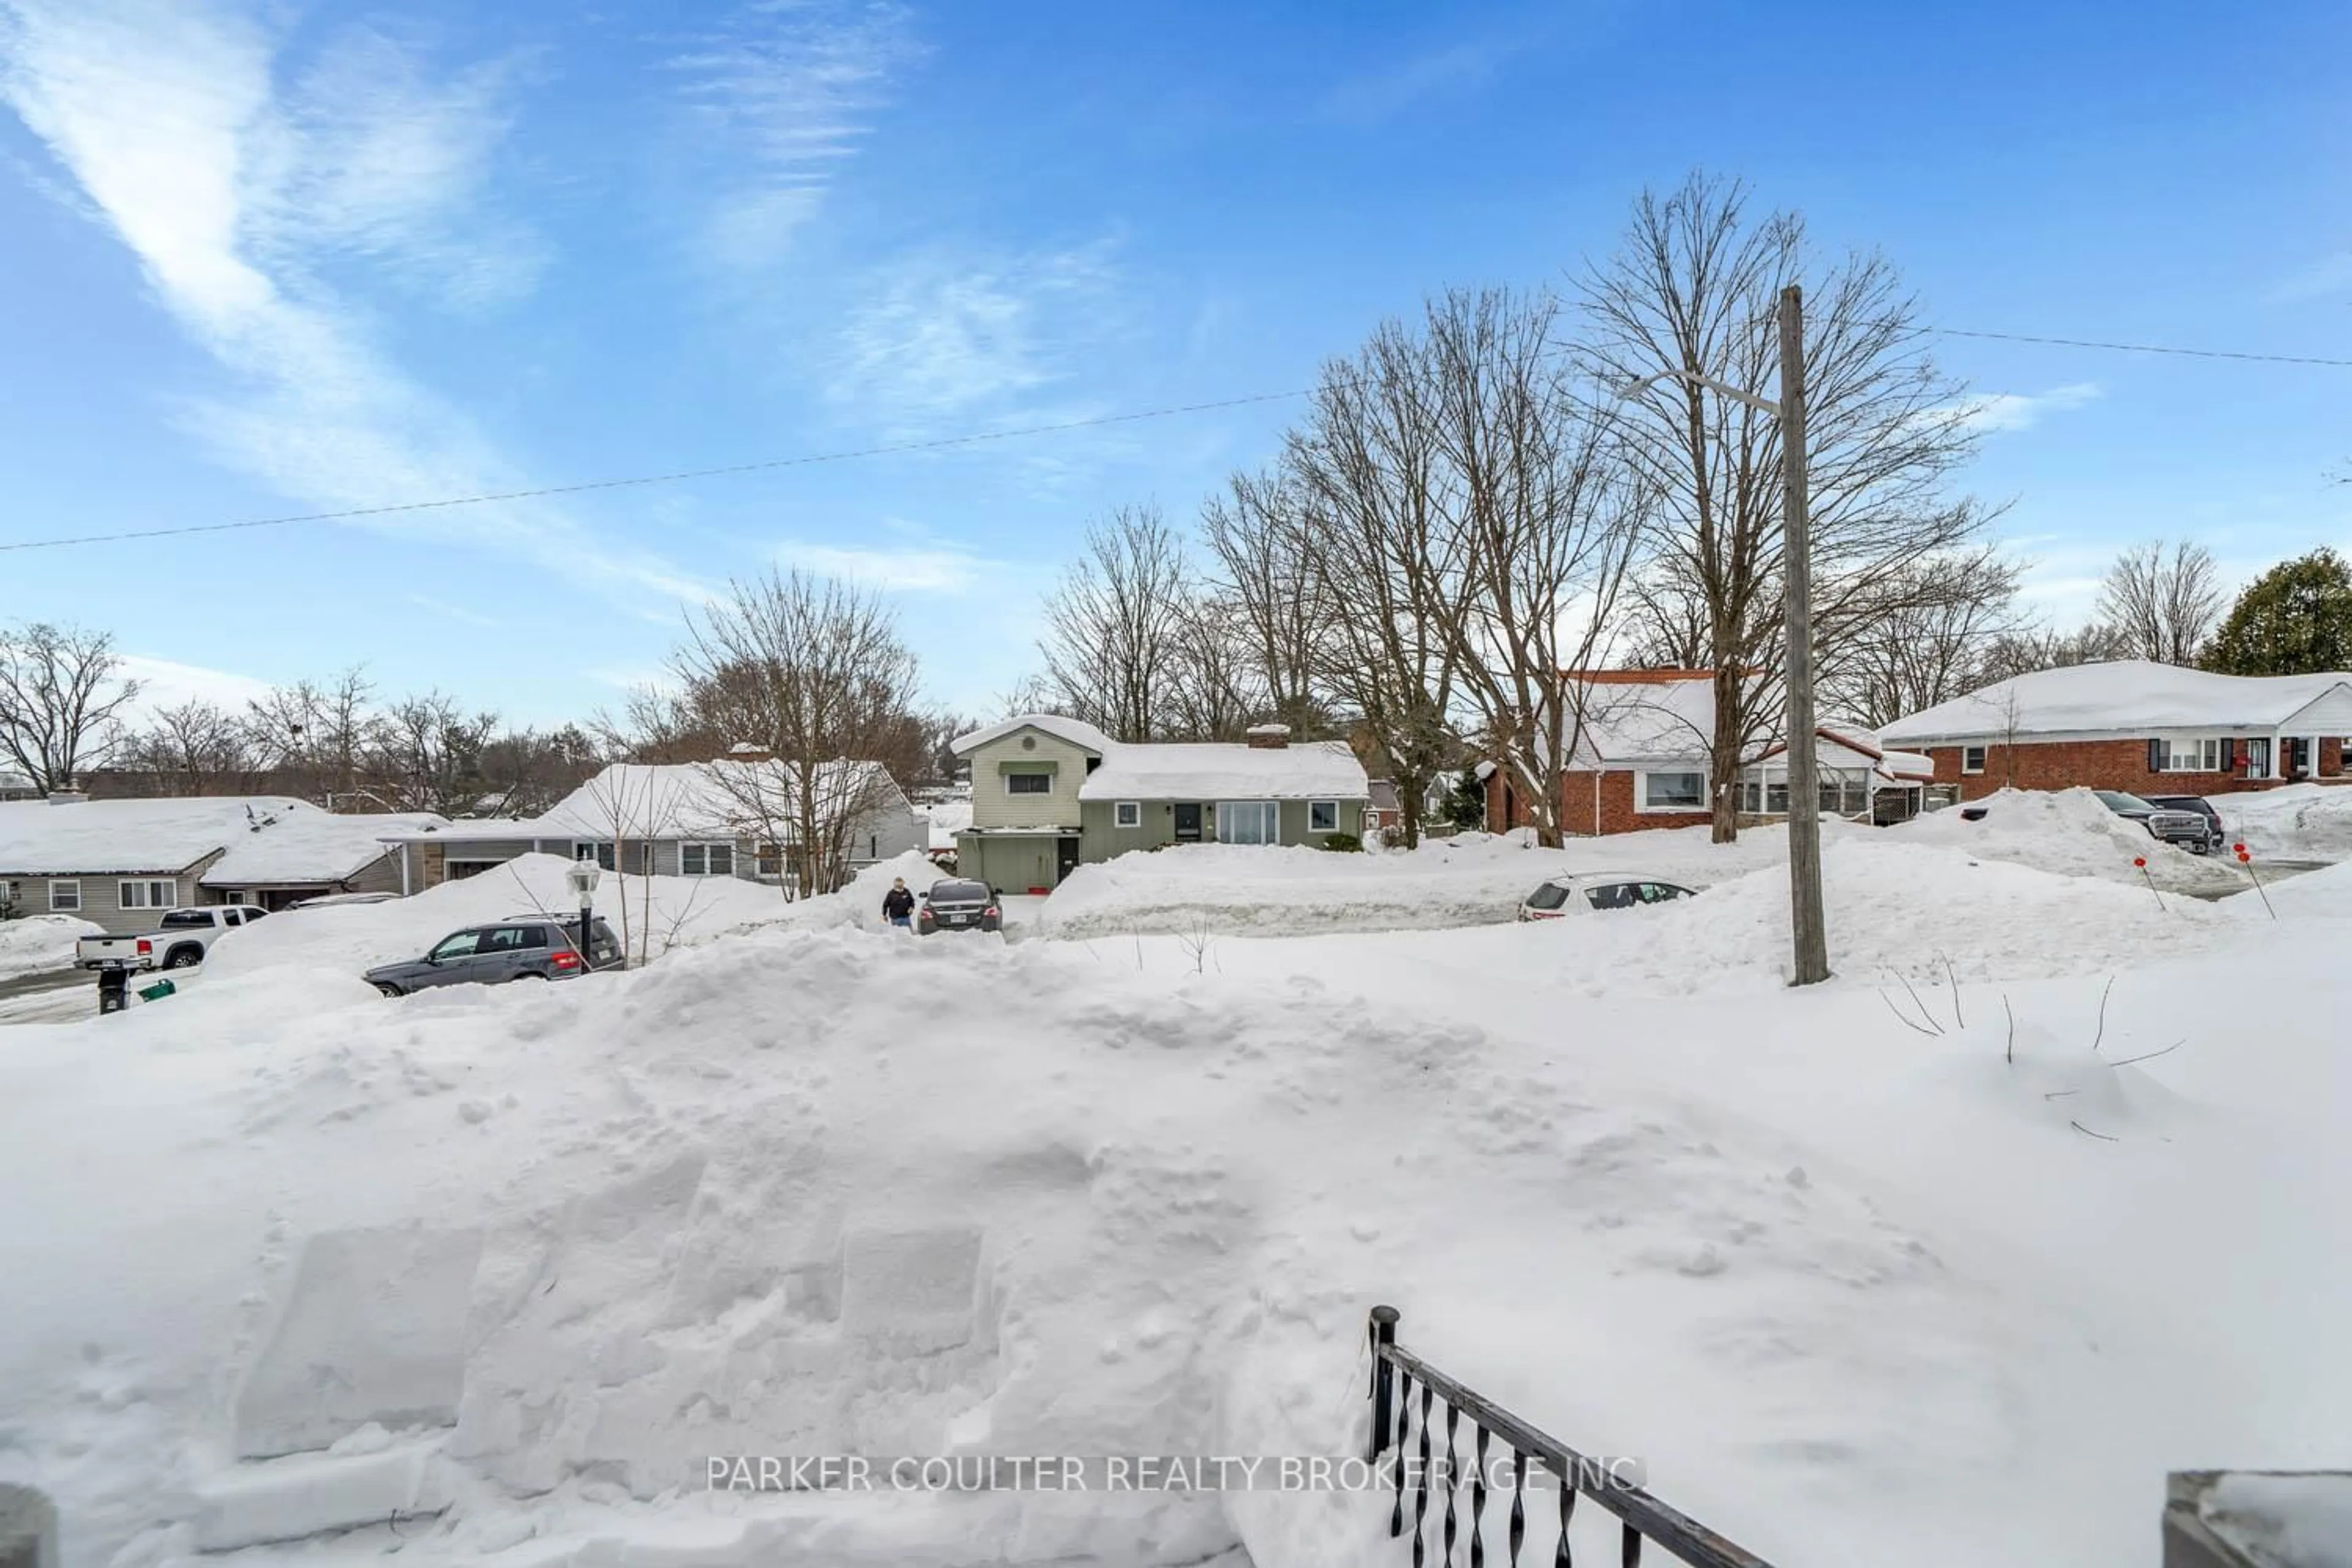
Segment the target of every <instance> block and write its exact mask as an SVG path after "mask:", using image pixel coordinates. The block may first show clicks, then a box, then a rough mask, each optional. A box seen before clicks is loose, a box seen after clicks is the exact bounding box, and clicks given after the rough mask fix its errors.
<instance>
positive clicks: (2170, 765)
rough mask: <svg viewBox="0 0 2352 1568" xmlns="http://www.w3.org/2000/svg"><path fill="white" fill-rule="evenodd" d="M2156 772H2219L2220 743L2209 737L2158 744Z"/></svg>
mask: <svg viewBox="0 0 2352 1568" xmlns="http://www.w3.org/2000/svg"><path fill="white" fill-rule="evenodd" d="M2157 771H2158V773H2220V772H2221V741H2220V740H2219V739H2218V738H2215V737H2210V736H2209V737H2208V738H2206V739H2204V740H2201V741H2163V742H2158V745H2157Z"/></svg>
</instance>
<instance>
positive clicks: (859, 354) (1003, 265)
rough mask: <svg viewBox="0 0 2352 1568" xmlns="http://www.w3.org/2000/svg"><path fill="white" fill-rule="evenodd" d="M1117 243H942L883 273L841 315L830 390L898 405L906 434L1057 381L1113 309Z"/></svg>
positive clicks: (1008, 403) (1067, 376) (844, 397)
mask: <svg viewBox="0 0 2352 1568" xmlns="http://www.w3.org/2000/svg"><path fill="white" fill-rule="evenodd" d="M1115 249H1116V247H1115V245H1114V244H1113V243H1112V242H1108V241H1105V242H1102V243H1098V244H1095V245H1089V246H1083V247H1075V248H1071V249H1064V250H1054V251H1044V252H1034V253H1030V254H1025V255H1002V254H979V255H971V254H957V253H954V252H950V251H945V250H934V251H929V252H926V253H924V254H920V255H917V256H912V257H908V258H903V259H901V260H899V261H898V262H896V263H894V264H891V265H889V266H887V267H884V268H879V269H878V270H877V272H876V273H875V275H874V277H873V280H872V282H871V284H870V285H869V287H868V288H867V289H866V293H865V295H864V297H863V298H861V299H859V300H857V301H856V302H855V303H854V304H852V305H851V306H850V308H849V310H848V311H847V312H846V314H845V318H844V320H843V322H842V326H841V336H840V352H839V355H838V357H837V360H836V363H835V374H834V379H833V382H832V384H831V386H830V388H829V395H830V397H831V398H832V399H833V401H835V403H837V404H846V405H873V406H876V407H878V408H886V409H890V410H894V411H896V414H897V416H898V418H899V419H900V420H901V422H902V426H901V429H900V431H899V433H900V434H902V435H903V434H908V433H911V432H912V431H914V430H916V429H918V428H921V427H924V421H925V420H926V419H927V418H929V417H934V416H948V417H952V418H957V419H963V420H973V419H982V420H984V419H985V418H987V417H988V416H991V415H992V414H999V413H1003V412H1004V411H1006V410H1007V409H1009V408H1011V407H1012V406H1013V405H1016V404H1022V403H1024V402H1027V401H1029V400H1031V398H1032V395H1034V394H1038V393H1041V392H1045V391H1047V390H1050V389H1053V388H1055V387H1057V386H1058V385H1060V384H1063V383H1066V382H1067V381H1069V380H1071V379H1073V378H1074V377H1075V375H1076V372H1077V370H1078V368H1079V363H1080V359H1081V355H1082V351H1083V350H1084V349H1085V348H1086V347H1087V345H1089V344H1092V343H1097V342H1100V341H1101V338H1102V336H1103V335H1104V332H1105V331H1106V328H1107V325H1108V321H1109V319H1110V318H1111V317H1113V316H1114V315H1115V309H1114V307H1115V303H1116V294H1117V283H1118V268H1117V267H1116V265H1115V263H1114V260H1113V255H1114V251H1115ZM1078 416H1079V417H1082V415H1078Z"/></svg>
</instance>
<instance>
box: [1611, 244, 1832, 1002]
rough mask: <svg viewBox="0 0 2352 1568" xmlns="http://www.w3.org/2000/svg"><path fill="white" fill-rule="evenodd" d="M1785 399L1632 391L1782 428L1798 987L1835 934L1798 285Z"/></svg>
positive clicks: (1712, 384) (1784, 310) (1791, 303)
mask: <svg viewBox="0 0 2352 1568" xmlns="http://www.w3.org/2000/svg"><path fill="white" fill-rule="evenodd" d="M1661 381H1681V382H1686V383H1688V384H1691V385H1694V386H1704V387H1706V389H1707V390H1709V391H1711V392H1717V393H1720V394H1721V395H1724V396H1726V397H1728V398H1730V399H1731V400H1732V401H1733V402H1735V403H1743V404H1746V405H1748V407H1750V408H1759V409H1761V410H1763V411H1764V412H1765V413H1767V414H1769V415H1770V416H1772V417H1773V418H1775V419H1777V420H1779V421H1780V502H1781V521H1780V531H1781V555H1782V557H1783V560H1784V565H1783V567H1782V575H1783V577H1784V578H1785V580H1786V584H1787V587H1788V594H1787V597H1786V602H1785V603H1784V605H1783V606H1782V618H1783V620H1784V623H1785V626H1784V630H1785V632H1786V635H1787V639H1788V694H1789V697H1788V702H1789V705H1788V717H1787V723H1786V728H1787V730H1788V734H1787V737H1786V742H1787V746H1788V751H1787V753H1786V755H1787V756H1788V759H1789V915H1790V931H1791V936H1792V938H1793V941H1794V943H1795V947H1796V967H1797V974H1796V983H1797V984H1800V985H1811V984H1816V983H1818V982H1820V981H1823V980H1827V979H1828V978H1829V977H1830V955H1829V932H1828V929H1827V924H1826V922H1825V921H1824V919H1823V917H1822V816H1821V811H1822V794H1821V755H1820V752H1818V751H1817V750H1816V749H1815V746H1814V740H1813V735H1814V723H1813V563H1812V538H1811V527H1810V525H1809V522H1808V520H1807V511H1806V502H1807V498H1806V491H1805V316H1804V296H1803V293H1802V291H1801V290H1800V289H1798V287H1797V286H1796V285H1795V284H1793V283H1791V284H1790V285H1789V286H1788V287H1787V288H1785V289H1781V290H1780V401H1779V402H1777V403H1776V402H1774V401H1772V400H1771V399H1769V398H1766V397H1759V396H1758V395H1756V394H1754V393H1752V392H1745V391H1742V390H1741V389H1740V388H1738V387H1736V386H1729V385H1727V384H1724V383H1722V382H1720V381H1717V380H1716V379H1715V378H1714V377H1713V376H1711V375H1703V374H1700V373H1699V372H1697V371H1695V370H1669V371H1662V372H1660V373H1659V374H1656V375H1653V376H1645V377H1643V378H1641V379H1639V380H1636V381H1633V382H1630V383H1628V384H1626V385H1625V387H1624V388H1623V390H1622V391H1621V392H1619V393H1618V396H1619V397H1620V398H1621V399H1632V398H1634V397H1638V396H1639V395H1641V394H1642V392H1643V390H1644V389H1645V388H1647V387H1650V386H1652V385H1654V384H1656V383H1658V382H1661Z"/></svg>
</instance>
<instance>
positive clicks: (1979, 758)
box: [1960, 746, 1985, 773]
mask: <svg viewBox="0 0 2352 1568" xmlns="http://www.w3.org/2000/svg"><path fill="white" fill-rule="evenodd" d="M1984 768H1985V749H1984V748H1983V747H1982V746H1962V747H1961V748H1960V772H1962V773H1982V772H1984Z"/></svg>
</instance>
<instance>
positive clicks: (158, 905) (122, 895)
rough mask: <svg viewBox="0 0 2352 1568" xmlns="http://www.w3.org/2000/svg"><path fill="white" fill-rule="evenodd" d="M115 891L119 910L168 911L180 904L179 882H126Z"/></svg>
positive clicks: (116, 905) (116, 904)
mask: <svg viewBox="0 0 2352 1568" xmlns="http://www.w3.org/2000/svg"><path fill="white" fill-rule="evenodd" d="M114 891H115V900H114V901H115V907H116V908H117V909H124V910H168V909H173V908H176V907H177V906H178V904H179V902H180V885H179V884H178V883H177V882H124V883H121V885H119V886H118V887H117V888H116V889H115V890H114Z"/></svg>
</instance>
